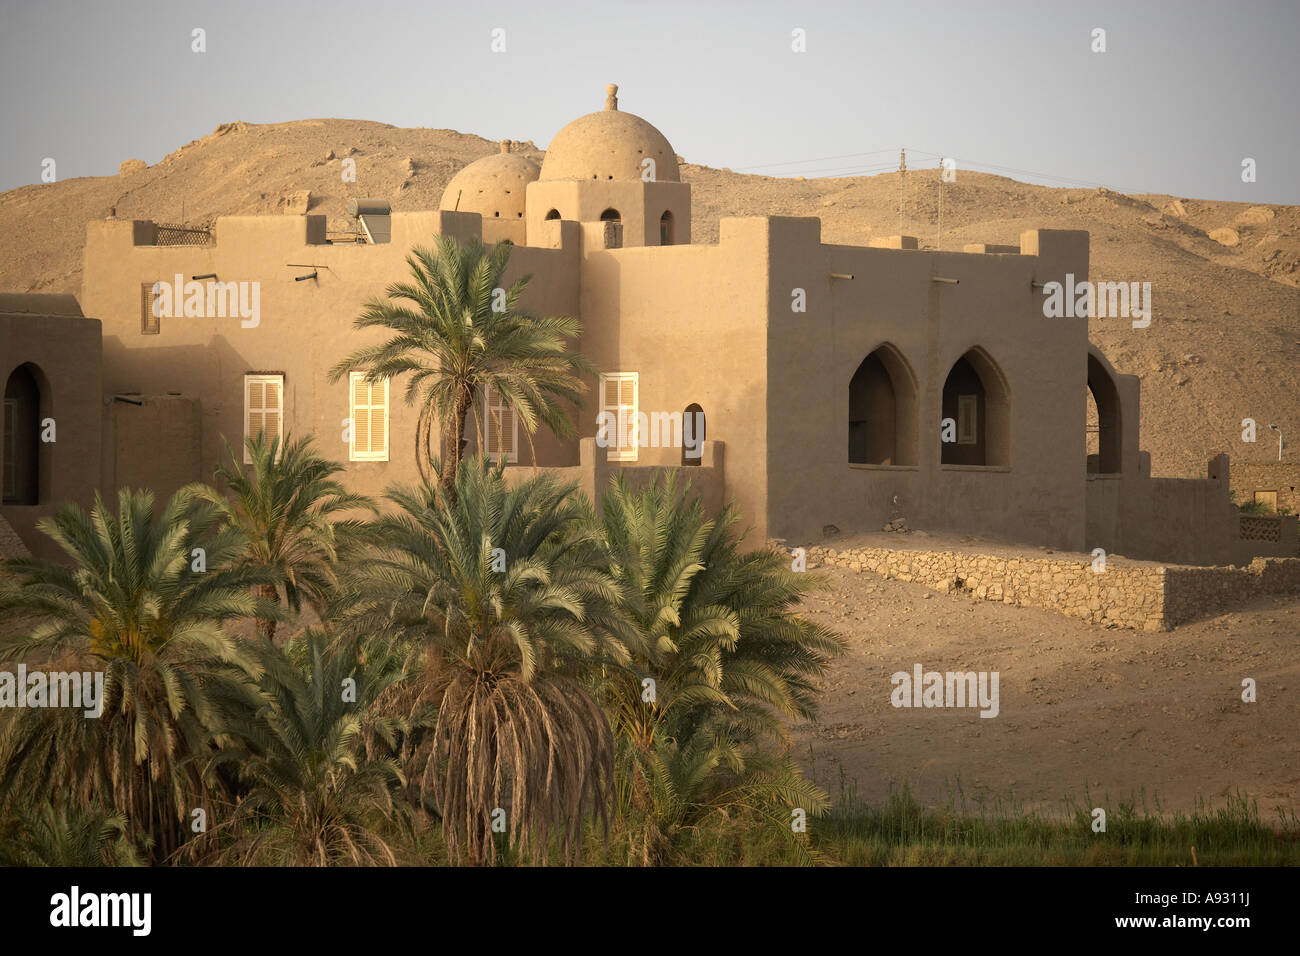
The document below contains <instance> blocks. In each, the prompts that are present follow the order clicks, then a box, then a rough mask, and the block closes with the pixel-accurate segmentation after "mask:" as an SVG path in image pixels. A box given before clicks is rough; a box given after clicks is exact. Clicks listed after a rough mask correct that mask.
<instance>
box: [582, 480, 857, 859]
mask: <svg viewBox="0 0 1300 956" xmlns="http://www.w3.org/2000/svg"><path fill="white" fill-rule="evenodd" d="M689 492H690V488H689V485H685V486H679V485H678V484H677V480H676V478H675V477H674V476H673V474H672V473H669V474H668V475H667V477H665V478H656V479H655V480H653V481H652V482H651V483H650V484H649V485H648V486H647V487H645V488H644V489H642V490H639V491H637V490H633V489H632V487H631V486H630V485H629V484H628V483H627V482H626V481H625V480H624V479H623V477H622V476H621V475H620V476H616V477H615V478H614V479H613V481H612V482H611V487H610V488H609V490H608V491H607V492H606V494H605V495H604V498H603V503H602V516H601V517H600V518H596V517H595V516H594V515H592V516H591V517H590V519H589V520H591V521H592V522H593V523H596V524H598V526H599V529H600V533H601V534H602V535H603V537H604V540H605V543H606V545H607V547H608V551H609V562H610V570H611V573H612V574H613V576H614V578H615V580H616V581H617V583H618V586H619V591H620V599H621V610H622V612H623V614H624V615H625V616H626V617H627V618H628V619H629V620H630V621H631V622H632V625H633V627H634V628H635V630H636V632H637V633H638V635H639V639H638V640H636V641H633V642H631V644H630V646H632V647H636V648H642V649H643V652H642V653H637V654H634V655H633V659H632V661H631V663H630V664H629V665H628V666H625V667H608V668H606V670H605V674H604V679H603V680H602V683H601V698H602V700H604V701H605V703H606V706H607V708H608V709H609V711H610V713H611V715H612V719H613V722H614V728H615V731H616V733H617V734H618V736H619V741H620V745H621V746H620V771H621V772H620V781H621V783H622V785H623V788H624V789H623V792H622V793H621V794H620V804H621V806H623V807H624V808H626V809H631V810H634V811H636V812H637V813H639V814H642V815H643V816H644V817H645V818H646V832H645V833H644V834H643V836H644V839H645V842H644V845H643V852H644V858H645V860H646V862H650V861H651V860H652V859H654V858H656V857H660V856H662V854H663V852H665V850H666V846H667V844H668V843H669V842H671V839H672V837H673V834H674V833H675V832H677V831H681V830H683V829H687V828H689V827H688V824H689V821H690V820H692V819H698V818H699V817H701V816H702V815H707V814H708V813H714V812H722V811H723V810H725V808H727V807H730V806H732V805H733V804H735V803H736V802H737V801H741V802H743V803H744V804H745V805H747V806H749V807H751V808H752V809H755V810H757V811H758V812H760V813H763V814H765V815H766V816H767V817H768V818H769V819H770V820H772V821H773V822H782V823H783V824H784V832H786V833H787V834H788V833H789V832H790V831H789V826H788V823H789V821H788V818H786V819H784V820H783V821H782V820H781V819H780V817H779V816H778V815H777V814H776V813H775V812H774V811H773V810H772V809H771V807H772V806H773V805H774V804H779V803H781V802H784V804H785V806H786V807H787V808H788V807H801V808H803V809H804V810H806V811H808V812H809V813H819V812H821V811H822V810H824V809H825V807H826V806H827V799H826V795H825V793H824V792H822V791H821V790H820V789H818V788H817V787H815V786H813V785H812V784H811V783H809V782H808V781H806V780H804V779H803V778H802V776H801V775H800V774H799V773H798V771H797V769H796V768H795V767H794V765H793V763H792V762H791V761H790V760H789V758H788V744H789V736H788V732H787V730H786V725H785V723H784V720H786V719H790V718H796V719H798V718H810V717H812V716H813V715H814V706H815V701H816V687H815V681H816V680H817V678H818V677H819V676H820V675H821V674H822V673H823V672H824V671H825V668H826V666H827V664H828V662H829V659H830V657H831V655H834V654H837V653H840V652H841V651H842V649H843V642H842V641H841V639H839V638H838V637H836V636H835V635H834V634H833V633H831V632H830V631H829V630H827V629H826V628H824V627H822V626H821V625H818V624H814V623H811V622H809V621H807V620H805V619H804V618H801V617H799V616H798V615H797V614H796V613H795V609H796V607H797V605H798V603H799V600H800V598H801V596H802V594H803V593H804V592H805V591H806V590H808V589H809V588H811V587H815V586H818V584H819V583H820V582H818V581H817V580H815V579H812V578H810V577H809V576H808V575H807V574H801V573H796V572H794V571H793V570H791V568H790V566H789V564H788V563H787V562H786V559H785V558H784V557H783V556H782V555H781V554H779V553H777V552H775V551H772V550H768V549H760V550H756V551H751V552H748V553H741V551H740V544H741V540H742V536H740V535H737V534H736V533H735V530H734V526H735V525H736V523H737V521H738V520H739V519H738V515H737V513H736V511H735V509H734V508H733V507H731V506H728V507H727V508H725V509H724V510H723V512H722V513H721V515H720V516H719V517H718V518H717V519H716V520H711V519H707V518H706V517H705V514H704V510H703V508H702V506H701V505H700V503H699V501H698V499H693V498H692V497H691V496H690V493H689ZM649 688H653V693H649V692H648V689H649Z"/></svg>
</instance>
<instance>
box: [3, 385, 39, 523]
mask: <svg viewBox="0 0 1300 956" xmlns="http://www.w3.org/2000/svg"><path fill="white" fill-rule="evenodd" d="M3 425H4V438H3V441H4V503H5V504H7V505H35V504H39V503H40V483H41V386H40V380H39V378H38V371H37V369H36V367H35V366H33V365H20V366H18V368H16V369H14V370H13V372H12V373H11V374H10V375H9V378H8V380H7V381H6V382H5V393H4V419H3Z"/></svg>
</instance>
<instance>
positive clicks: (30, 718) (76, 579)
mask: <svg viewBox="0 0 1300 956" xmlns="http://www.w3.org/2000/svg"><path fill="white" fill-rule="evenodd" d="M117 505H118V508H117V513H116V514H114V513H113V512H112V511H110V510H109V508H108V506H107V505H106V504H105V503H104V501H103V499H102V498H100V497H99V496H98V495H96V497H95V504H94V507H93V508H92V510H91V511H90V513H89V514H87V513H86V512H84V511H83V510H82V509H81V508H80V507H79V506H77V505H75V504H67V505H64V506H63V507H62V508H60V509H59V511H58V512H57V513H56V514H55V515H54V516H53V517H51V518H46V519H43V520H42V521H41V522H39V523H38V525H37V527H38V528H40V530H41V531H43V532H44V533H45V534H47V535H48V536H49V537H51V538H52V539H53V540H54V541H55V542H56V543H57V544H58V545H59V547H60V548H62V549H63V551H64V552H65V553H66V554H67V557H68V559H69V560H70V566H69V565H63V564H56V563H54V562H49V561H43V560H39V559H35V558H25V559H17V560H11V561H9V562H7V564H6V568H5V570H7V571H8V572H9V574H10V576H8V577H4V578H0V614H3V613H5V612H8V611H16V612H20V613H23V614H25V615H29V616H30V619H31V621H32V623H31V624H30V625H29V626H27V627H26V628H24V629H23V631H22V632H20V633H19V634H18V635H17V636H15V637H12V638H9V639H8V640H7V641H6V642H5V645H4V647H3V658H4V660H6V661H9V662H18V661H26V662H27V663H28V664H29V666H31V665H32V664H33V662H34V661H40V662H42V663H41V666H42V667H46V668H48V669H50V670H55V671H78V672H83V671H84V672H92V673H93V672H102V673H103V675H104V699H103V701H102V713H101V714H100V716H99V717H97V718H94V717H92V718H87V717H85V716H83V711H82V710H81V709H74V708H70V707H36V708H25V709H21V710H7V711H6V712H5V714H4V715H3V718H2V719H0V802H6V801H8V800H10V799H12V798H13V796H14V795H22V796H23V797H24V798H25V799H41V798H43V799H50V798H51V797H52V796H53V795H56V794H57V795H59V797H60V798H61V799H62V798H67V799H68V800H69V801H70V802H71V804H72V806H73V807H74V808H90V807H94V806H111V807H112V808H114V809H115V810H116V811H117V812H120V813H122V814H123V815H125V817H126V819H127V821H128V824H129V825H130V828H131V838H132V839H133V840H136V841H140V840H144V839H147V838H152V839H153V845H154V849H155V851H156V852H157V853H158V854H159V855H161V856H166V855H167V854H169V853H171V852H172V851H173V850H174V849H175V848H176V847H177V845H178V844H179V841H180V840H181V839H182V838H183V832H184V831H183V830H182V828H181V821H182V820H183V819H184V818H185V817H186V816H187V815H188V814H189V812H190V810H191V809H192V808H195V807H201V806H204V805H205V801H206V797H207V795H208V793H207V788H206V786H205V785H204V783H203V781H202V780H201V779H200V776H201V775H200V772H199V768H198V767H197V766H196V765H195V762H194V758H196V757H198V756H203V757H205V758H206V755H207V752H208V750H209V749H210V748H211V747H212V746H214V745H216V744H218V743H219V742H220V739H221V731H220V727H221V725H222V724H223V722H224V720H225V718H226V715H227V714H228V713H230V712H232V711H231V708H233V707H237V706H242V705H244V704H246V703H247V701H248V700H249V695H250V694H251V692H252V686H251V684H250V682H249V678H248V673H249V671H248V667H249V666H251V665H250V663H249V662H248V661H247V660H245V658H244V656H243V655H242V654H241V651H240V648H239V646H238V644H237V643H236V641H235V640H234V639H233V638H232V637H231V635H230V634H228V633H227V632H226V630H225V629H224V627H223V623H224V622H227V621H232V620H235V619H239V618H246V617H252V616H255V615H258V614H267V613H274V612H273V611H268V610H267V609H265V608H263V607H262V604H261V602H260V601H258V600H257V599H256V598H255V597H254V596H253V594H252V593H251V591H250V588H251V587H253V586H256V585H258V584H260V583H262V582H264V581H265V580H266V579H265V577H263V576H260V575H259V574H258V573H256V572H254V571H251V570H249V569H247V568H244V567H241V566H237V565H236V564H235V559H236V558H237V557H238V556H239V553H240V548H241V542H240V540H239V536H238V534H237V533H236V532H235V531H234V530H233V529H225V528H221V527H220V526H219V524H218V521H217V517H218V515H217V512H216V509H214V508H213V507H212V506H210V505H206V504H204V503H201V502H196V501H193V500H192V499H190V498H189V497H188V496H186V495H183V494H177V495H175V496H173V497H172V499H171V500H170V501H169V502H168V503H167V505H166V507H164V508H163V509H162V512H161V513H156V511H155V507H154V497H153V495H152V493H150V492H145V491H140V492H133V491H130V490H128V489H123V490H122V491H120V492H119V494H118V501H117ZM253 670H254V671H255V667H254V668H253Z"/></svg>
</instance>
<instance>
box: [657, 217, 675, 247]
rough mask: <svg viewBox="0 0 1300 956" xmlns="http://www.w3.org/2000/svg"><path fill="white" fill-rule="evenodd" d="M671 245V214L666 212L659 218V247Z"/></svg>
mask: <svg viewBox="0 0 1300 956" xmlns="http://www.w3.org/2000/svg"><path fill="white" fill-rule="evenodd" d="M672 244H673V214H672V213H671V212H669V211H667V210H665V211H664V214H663V215H662V216H660V217H659V245H661V246H671V245H672Z"/></svg>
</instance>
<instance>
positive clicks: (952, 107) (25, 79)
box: [0, 0, 1300, 203]
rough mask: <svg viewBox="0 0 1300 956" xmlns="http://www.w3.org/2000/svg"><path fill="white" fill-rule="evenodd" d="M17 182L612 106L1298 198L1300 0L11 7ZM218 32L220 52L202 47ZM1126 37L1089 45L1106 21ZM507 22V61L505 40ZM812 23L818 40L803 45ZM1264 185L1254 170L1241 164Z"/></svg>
mask: <svg viewBox="0 0 1300 956" xmlns="http://www.w3.org/2000/svg"><path fill="white" fill-rule="evenodd" d="M0 9H2V10H3V13H2V14H0V88H3V91H4V92H3V107H2V112H0V129H2V130H3V133H2V135H3V148H2V152H0V189H9V188H12V187H14V186H19V185H23V184H26V183H33V182H39V181H40V176H41V162H42V160H43V159H44V158H45V157H53V158H54V159H55V160H56V162H57V172H58V177H59V179H61V180H62V179H69V178H72V177H77V176H97V175H105V174H111V173H115V172H116V171H117V166H118V163H120V162H121V161H122V160H124V159H129V158H138V159H143V160H145V161H147V162H148V163H150V164H153V163H156V162H158V160H160V159H162V157H163V156H164V155H166V154H167V153H169V152H172V151H173V150H175V149H177V148H178V147H180V146H182V145H184V144H185V143H187V142H189V141H190V140H193V139H197V138H198V137H201V136H204V135H206V134H208V133H210V132H212V130H213V129H214V128H215V127H216V126H217V125H219V124H221V123H226V122H231V121H234V120H244V121H246V122H251V123H272V122H282V121H285V120H294V119H306V118H316V117H346V118H352V119H369V120H378V121H381V122H386V123H392V124H395V125H399V126H428V127H436V128H450V129H457V130H461V131H464V132H469V133H477V134H479V135H481V136H484V137H487V138H488V139H503V138H510V139H519V140H528V139H531V140H533V141H534V142H536V143H537V144H538V145H539V146H545V144H546V143H547V142H548V141H549V140H550V138H551V137H552V136H553V135H554V133H555V132H556V130H558V129H559V128H560V127H561V126H563V125H564V124H565V123H566V122H568V121H569V120H571V119H573V118H574V117H576V116H579V115H581V114H583V113H588V112H591V111H593V110H597V109H600V108H602V106H603V105H604V98H605V93H604V88H605V84H606V83H611V82H612V83H618V84H619V86H620V94H619V99H620V106H621V107H622V108H623V109H625V110H627V111H629V112H632V113H636V114H638V115H640V116H644V117H645V118H646V119H648V120H650V121H651V122H652V123H654V124H655V125H656V126H658V127H659V128H660V129H661V130H662V131H663V132H664V134H665V135H666V136H667V137H668V139H669V141H670V142H671V143H672V144H673V146H674V148H675V149H676V150H677V152H678V153H680V154H681V155H683V156H684V157H686V158H687V159H688V160H690V161H691V162H696V163H705V164H707V165H710V166H720V167H729V168H731V169H735V170H737V171H747V172H758V173H766V174H769V175H789V176H794V175H807V176H814V175H827V174H831V175H852V174H855V173H867V172H876V171H879V170H880V169H882V168H894V167H896V165H897V161H898V149H899V147H900V146H905V147H907V148H908V160H909V162H908V165H909V166H910V167H924V166H929V167H934V166H935V165H936V164H937V158H938V156H940V155H946V156H952V157H954V159H955V160H956V163H957V168H958V171H959V173H958V175H960V170H961V169H963V168H966V169H984V170H986V171H990V172H1001V173H1004V174H1006V175H1011V176H1014V177H1016V178H1019V179H1023V180H1027V181H1031V182H1042V183H1045V184H1048V185H1083V186H1093V185H1106V186H1110V187H1112V188H1115V189H1122V190H1126V191H1149V192H1162V193H1171V194H1174V195H1179V196H1190V197H1198V198H1209V199H1226V200H1237V201H1246V202H1252V201H1253V202H1265V203H1300V185H1297V176H1298V174H1300V164H1297V156H1300V119H1298V116H1297V114H1298V113H1300V110H1298V109H1297V99H1298V98H1300V54H1298V53H1297V51H1298V50H1300V0H1273V2H1252V0H1225V2H1202V0H1195V2H1184V0H1171V2H1146V0H1125V2H1114V3H1110V2H1101V3H1098V2H1072V3H1065V2H1056V0H1032V2H1011V0H1007V2H996V3H994V2H976V0H968V2H951V3H949V2H936V0H930V2H925V3H913V2H907V0H893V2H889V3H854V2H844V3H834V2H822V0H794V2H767V0H749V2H743V3H742V2H731V0H691V2H673V0H664V2H656V3H632V2H617V0H603V2H597V0H588V2H580V3H570V2H567V0H530V2H519V3H516V2H509V0H492V2H491V3H483V2H470V3H466V2H463V0H462V2H458V3H454V4H444V3H439V2H428V0H425V2H419V0H410V2H407V0H402V2H399V0H365V2H357V0H313V2H298V0H293V2H290V0H254V2H245V0H212V2H204V3H197V2H187V0H141V2H131V0H101V2H80V3H75V2H65V0H54V2H49V0H43V2H31V0H0ZM196 27H201V28H203V29H204V30H205V31H206V41H207V52H205V53H194V52H192V51H191V31H192V30H193V29H194V28H196ZM1097 27H1100V28H1103V29H1105V31H1106V52H1105V53H1094V52H1092V50H1091V46H1092V43H1093V40H1092V31H1093V29H1094V28H1097ZM494 28H502V29H504V31H505V45H506V50H505V52H502V53H494V52H492V49H491V43H492V31H493V29H494ZM795 29H802V30H804V31H806V38H807V39H806V43H807V50H806V52H802V53H796V52H793V51H792V49H791V44H792V42H793V41H792V31H793V30H795ZM1247 157H1249V158H1252V159H1254V160H1255V161H1256V168H1257V181H1256V182H1255V183H1253V184H1247V183H1243V182H1242V178H1241V177H1242V166H1241V164H1242V160H1243V159H1244V158H1247Z"/></svg>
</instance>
